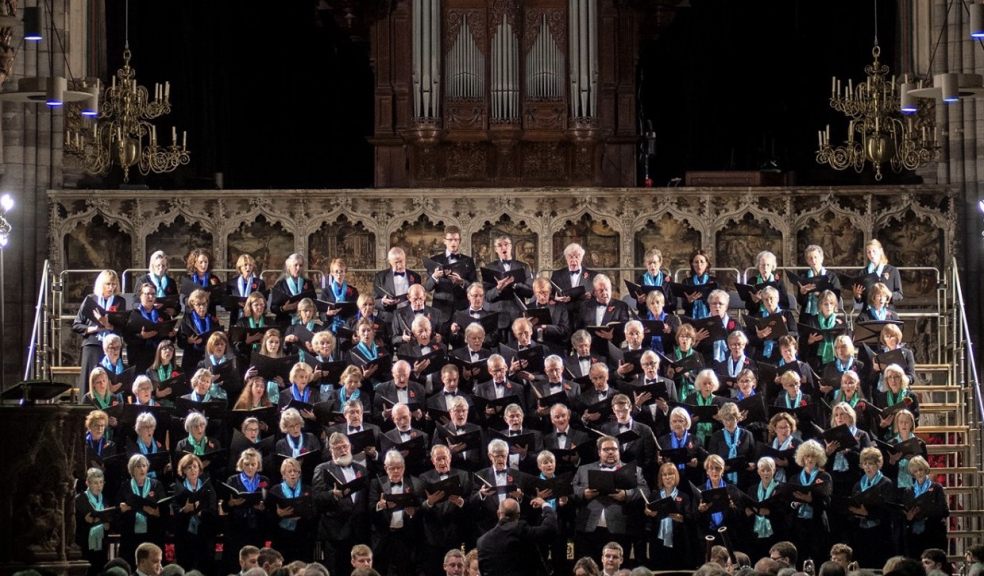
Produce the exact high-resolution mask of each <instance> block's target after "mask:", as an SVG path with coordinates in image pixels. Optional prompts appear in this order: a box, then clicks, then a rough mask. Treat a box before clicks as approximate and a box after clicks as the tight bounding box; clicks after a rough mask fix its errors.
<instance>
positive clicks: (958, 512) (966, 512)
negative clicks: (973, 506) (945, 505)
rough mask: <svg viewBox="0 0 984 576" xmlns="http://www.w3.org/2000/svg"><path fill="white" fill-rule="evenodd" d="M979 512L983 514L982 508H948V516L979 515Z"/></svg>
mask: <svg viewBox="0 0 984 576" xmlns="http://www.w3.org/2000/svg"><path fill="white" fill-rule="evenodd" d="M981 514H984V510H950V516H973V517H979V516H980V515H981Z"/></svg>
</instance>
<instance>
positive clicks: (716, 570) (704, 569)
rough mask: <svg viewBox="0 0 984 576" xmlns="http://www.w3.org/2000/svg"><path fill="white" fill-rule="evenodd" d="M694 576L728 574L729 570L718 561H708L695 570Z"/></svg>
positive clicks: (726, 575)
mask: <svg viewBox="0 0 984 576" xmlns="http://www.w3.org/2000/svg"><path fill="white" fill-rule="evenodd" d="M694 576H728V571H727V570H725V569H724V567H722V566H721V565H720V564H718V563H717V562H708V563H706V564H703V565H701V567H700V568H698V569H697V570H695V571H694Z"/></svg>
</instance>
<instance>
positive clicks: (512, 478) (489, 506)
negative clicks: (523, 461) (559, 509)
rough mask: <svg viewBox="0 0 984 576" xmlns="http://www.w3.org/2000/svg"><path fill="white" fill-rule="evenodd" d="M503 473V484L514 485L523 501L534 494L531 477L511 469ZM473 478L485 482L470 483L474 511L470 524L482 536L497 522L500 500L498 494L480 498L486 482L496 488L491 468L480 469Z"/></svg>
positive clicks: (494, 476)
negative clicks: (521, 494)
mask: <svg viewBox="0 0 984 576" xmlns="http://www.w3.org/2000/svg"><path fill="white" fill-rule="evenodd" d="M505 472H506V474H505V483H506V484H514V485H515V486H516V487H517V488H518V489H519V490H520V491H521V492H522V493H523V500H526V499H527V498H532V497H533V496H534V495H535V494H536V490H535V488H534V485H533V480H534V478H533V476H530V475H529V474H527V473H525V472H523V471H522V470H514V469H512V468H506V470H505ZM475 476H477V477H479V478H481V479H482V480H484V481H485V482H482V480H478V481H476V482H472V495H471V498H470V501H471V505H472V508H473V511H474V516H473V517H472V522H473V523H474V526H475V528H476V529H477V530H478V534H484V533H485V532H488V531H489V530H491V529H492V528H493V527H494V526H495V524H496V522H497V521H498V515H497V512H498V510H499V501H500V499H499V497H498V496H499V495H498V494H489V495H488V496H486V497H484V498H483V497H482V493H481V489H482V487H484V486H485V485H486V484H485V483H486V482H487V483H488V484H489V485H491V486H496V475H495V472H494V470H493V469H492V467H488V468H482V469H481V470H479V471H478V472H475ZM507 496H508V495H507Z"/></svg>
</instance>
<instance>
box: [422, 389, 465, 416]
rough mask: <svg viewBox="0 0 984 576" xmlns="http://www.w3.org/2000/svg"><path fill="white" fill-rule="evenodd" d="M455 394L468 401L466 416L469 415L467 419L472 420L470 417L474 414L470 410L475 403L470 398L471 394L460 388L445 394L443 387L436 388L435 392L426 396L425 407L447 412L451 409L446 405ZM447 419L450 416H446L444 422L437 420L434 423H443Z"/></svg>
mask: <svg viewBox="0 0 984 576" xmlns="http://www.w3.org/2000/svg"><path fill="white" fill-rule="evenodd" d="M455 396H461V397H462V398H464V400H465V402H467V403H468V416H469V420H473V419H474V418H472V417H473V416H475V415H474V414H472V411H473V406H474V405H475V401H474V400H472V396H471V394H465V393H464V392H461V391H460V389H459V391H457V392H455V393H454V394H451V395H447V394H445V392H444V388H443V387H442V388H441V389H440V390H438V391H437V392H435V393H433V394H431V395H430V396H429V397H428V398H427V404H426V408H427V410H428V411H430V410H436V411H440V412H445V413H449V412H450V411H451V410H450V407H449V406H448V403H449V402H451V399H452V398H453V397H455ZM449 419H450V416H448V418H447V419H445V422H437V421H435V424H442V425H443V424H444V423H446V422H447V421H448V420H449Z"/></svg>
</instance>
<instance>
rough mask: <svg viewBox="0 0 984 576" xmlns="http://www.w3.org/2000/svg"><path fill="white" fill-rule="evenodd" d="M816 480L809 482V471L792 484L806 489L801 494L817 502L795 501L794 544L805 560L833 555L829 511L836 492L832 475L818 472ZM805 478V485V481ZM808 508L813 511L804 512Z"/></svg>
mask: <svg viewBox="0 0 984 576" xmlns="http://www.w3.org/2000/svg"><path fill="white" fill-rule="evenodd" d="M814 472H816V476H815V477H813V479H812V481H810V479H809V478H806V471H805V470H801V471H800V473H799V474H797V475H795V476H793V477H792V478H790V479H789V482H790V483H791V484H798V485H800V486H803V489H802V490H800V491H801V492H809V493H811V496H812V498H813V501H812V502H810V503H806V502H802V501H799V500H796V499H795V497H794V501H793V506H795V508H792V509H791V512H790V516H791V526H790V533H791V538H790V539H791V540H792V542H793V544H795V545H796V549H797V550H799V551H800V552H799V555H800V557H801V558H817V559H820V558H826V557H827V555H828V554H830V545H829V543H828V541H829V540H830V524H829V522H828V520H827V509H828V508H829V507H830V496H831V494H832V492H833V482H832V481H831V479H830V474H827V473H826V472H824V471H823V470H818V469H814ZM804 478H805V481H804ZM804 506H808V507H809V508H804Z"/></svg>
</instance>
